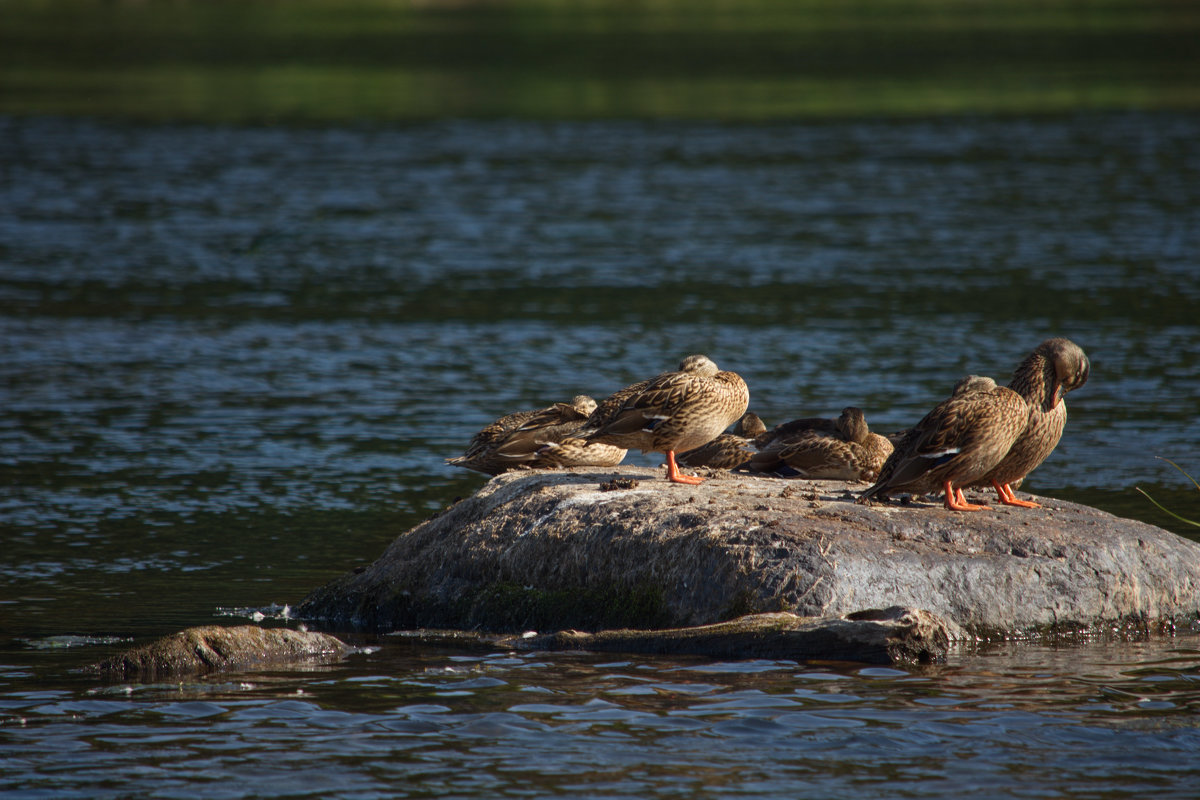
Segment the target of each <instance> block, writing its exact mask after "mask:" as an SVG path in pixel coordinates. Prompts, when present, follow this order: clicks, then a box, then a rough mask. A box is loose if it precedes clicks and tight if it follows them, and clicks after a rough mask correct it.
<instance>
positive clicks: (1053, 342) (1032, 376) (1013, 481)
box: [970, 337, 1091, 508]
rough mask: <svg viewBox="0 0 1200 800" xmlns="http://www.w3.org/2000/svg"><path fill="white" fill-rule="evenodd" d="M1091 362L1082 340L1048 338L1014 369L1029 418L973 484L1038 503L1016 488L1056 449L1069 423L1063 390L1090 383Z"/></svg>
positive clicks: (1009, 500) (1007, 498)
mask: <svg viewBox="0 0 1200 800" xmlns="http://www.w3.org/2000/svg"><path fill="white" fill-rule="evenodd" d="M1090 372H1091V364H1090V362H1089V361H1088V357H1087V355H1086V354H1085V353H1084V352H1083V349H1082V348H1081V347H1079V345H1077V344H1075V343H1074V342H1072V341H1071V340H1070V339H1063V338H1057V337H1056V338H1053V339H1047V340H1046V341H1044V342H1042V343H1041V344H1039V345H1038V346H1037V349H1035V350H1034V351H1033V352H1032V353H1030V354H1029V355H1028V356H1027V357H1026V358H1025V360H1024V361H1022V362H1021V363H1020V365H1019V366H1018V367H1017V368H1016V370H1014V372H1013V377H1012V380H1011V381H1009V384H1008V386H1009V388H1010V389H1012V390H1013V391H1015V392H1016V393H1017V394H1019V395H1021V397H1022V398H1024V400H1025V403H1026V406H1027V407H1028V421H1027V422H1026V425H1025V429H1024V430H1023V431H1022V432H1021V434H1020V436H1018V437H1017V440H1016V442H1014V443H1013V446H1012V447H1011V448H1010V449H1009V451H1008V454H1007V455H1005V457H1004V458H1003V459H1002V460H1001V461H1000V463H999V464H997V465H996V466H995V467H993V468H992V469H991V470H990V471H989V472H988V473H987V474H986V475H984V476H983V477H982V478H980V479H979V480H977V481H974V482H972V483H971V484H970V485H971V486H991V487H993V488H994V489H995V490H996V495H997V498H998V499H999V501H1000V502H1001V503H1004V504H1005V505H1012V506H1023V507H1026V508H1037V507H1038V504H1037V503H1034V502H1033V501H1031V500H1019V499H1017V497H1016V496H1015V495H1014V494H1013V487H1014V485H1016V486H1020V485H1021V482H1022V481H1023V480H1024V479H1025V476H1026V475H1028V474H1029V473H1030V472H1032V471H1033V470H1034V469H1036V468H1037V467H1038V466H1039V465H1040V464H1041V463H1042V462H1043V461H1045V460H1046V458H1047V457H1048V456H1049V455H1050V454H1051V453H1052V452H1054V448H1055V447H1057V446H1058V442H1059V440H1060V439H1061V438H1062V433H1063V428H1064V426H1066V424H1067V404H1066V402H1065V396H1066V394H1067V392H1069V391H1071V390H1072V389H1078V388H1079V387H1080V386H1083V385H1084V384H1085V383H1087V379H1088V375H1089V373H1090Z"/></svg>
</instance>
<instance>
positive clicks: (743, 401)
mask: <svg viewBox="0 0 1200 800" xmlns="http://www.w3.org/2000/svg"><path fill="white" fill-rule="evenodd" d="M749 405H750V390H749V388H748V387H747V386H746V382H745V381H744V380H743V379H742V377H741V376H740V375H738V374H737V373H736V372H728V371H723V370H721V369H720V368H719V367H717V365H716V363H714V362H713V361H712V359H710V358H709V357H708V356H705V355H690V356H688V357H687V358H685V359H683V360H682V361H681V362H679V369H678V370H677V371H675V372H664V373H662V374H661V375H657V376H655V377H654V378H650V379H648V380H645V381H640V382H638V383H635V384H631V385H629V386H626V387H625V388H624V389H621V390H620V391H618V392H615V393H614V394H613V395H612V396H610V397H609V398H607V399H606V400H605V401H604V402H602V403H601V404H600V405H599V406H598V407H597V408H596V410H595V411H593V412H592V415H591V416H590V417H589V418H588V420H587V422H585V423H584V425H583V427H582V428H581V429H580V431H579V432H578V433H577V434H576V435H577V436H578V437H579V438H582V439H584V440H585V441H588V442H599V443H601V444H610V445H613V446H614V447H623V448H626V449H629V450H632V449H634V448H637V449H639V450H641V451H642V452H643V453H646V452H655V453H663V454H665V455H666V457H667V480H669V481H671V482H672V483H686V484H693V485H695V484H699V483H702V482H703V481H704V479H703V478H701V477H699V476H697V475H685V474H683V473H681V472H680V471H679V465H678V464H677V463H676V460H675V453H676V452H686V451H688V450H694V449H695V448H697V447H699V446H701V445H703V444H707V443H708V442H710V441H712V440H713V439H715V438H717V436H719V435H720V434H721V432H722V431H724V430H725V429H726V428H728V427H729V426H730V425H732V424H733V423H734V422H735V421H737V420H738V419H740V418H741V417H742V415H743V414H745V413H746V409H747V408H748V407H749Z"/></svg>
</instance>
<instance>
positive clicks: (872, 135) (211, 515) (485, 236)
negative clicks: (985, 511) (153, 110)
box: [0, 112, 1200, 798]
mask: <svg viewBox="0 0 1200 800" xmlns="http://www.w3.org/2000/svg"><path fill="white" fill-rule="evenodd" d="M1198 141H1200V115H1196V114H1192V113H1168V112H1162V113H1138V112H1128V113H1103V114H1101V113H1095V114H1078V115H1065V116H1046V117H1032V118H1021V119H1018V118H1011V119H1010V118H1003V117H974V116H961V117H955V118H928V119H910V120H884V119H878V120H875V119H857V120H847V121H827V122H803V123H801V122H786V123H785V122H777V123H769V124H761V125H749V124H717V123H702V122H633V121H628V122H619V121H616V122H614V121H609V122H556V123H551V122H532V121H439V122H426V123H413V124H408V125H367V124H363V125H358V126H347V125H340V126H326V127H311V128H291V129H288V128H275V127H219V126H206V125H189V126H183V125H139V124H126V123H120V124H119V123H106V122H101V121H95V120H88V119H65V118H64V119H59V118H52V117H47V118H37V117H30V118H21V117H0V378H2V380H0V398H2V400H0V403H2V405H0V407H2V408H3V414H2V415H0V476H2V479H0V537H2V538H0V541H2V543H3V554H2V555H0V576H2V580H0V791H2V792H4V794H5V796H6V797H7V796H12V797H74V796H77V797H123V796H145V797H177V796H178V797H184V796H186V797H231V796H245V795H256V796H281V797H282V796H305V795H308V796H330V795H334V794H339V795H342V796H361V797H368V796H376V795H382V794H390V795H399V796H417V797H420V796H436V797H450V796H462V797H485V796H486V797H493V796H546V795H552V794H560V793H567V792H573V793H578V794H581V795H587V796H597V797H646V796H688V797H692V796H713V797H715V796H734V795H749V796H758V797H764V796H771V797H798V796H809V797H828V796H830V795H834V794H838V795H843V796H847V797H854V798H859V797H862V798H867V797H897V796H911V797H959V796H962V795H963V794H965V793H967V792H983V793H985V794H991V795H1003V796H1020V797H1047V798H1049V797H1064V796H1072V797H1104V798H1118V797H1142V796H1145V795H1147V794H1150V793H1154V794H1156V795H1158V796H1178V797H1184V796H1192V794H1194V792H1195V787H1196V785H1197V779H1198V778H1200V775H1198V774H1197V773H1198V772H1200V767H1197V766H1196V760H1195V753H1196V752H1197V749H1198V747H1200V715H1198V714H1197V712H1198V710H1200V633H1198V632H1197V631H1195V630H1191V629H1181V630H1180V631H1178V633H1177V635H1176V636H1175V637H1173V638H1169V639H1159V640H1154V641H1151V642H1123V641H1114V642H1092V643H1086V644H1082V645H1078V646H1072V647H1061V648H1055V647H1048V646H1045V645H1037V644H1029V643H1009V644H1004V645H999V646H995V647H992V648H989V649H982V650H975V649H964V650H959V651H956V652H954V653H953V654H952V655H951V657H950V658H949V659H948V661H947V663H945V664H942V665H935V666H930V667H922V668H913V669H879V668H863V667H861V666H854V665H836V664H834V665H829V664H826V665H812V664H810V665H799V664H794V663H784V662H770V663H767V662H744V663H725V664H717V663H713V662H710V661H704V660H682V661H681V660H678V659H676V660H662V659H648V658H637V659H631V660H621V659H615V658H613V657H612V656H588V655H538V656H530V655H514V654H511V653H504V652H483V653H481V652H478V651H467V650H462V651H454V650H445V649H439V648H428V647H427V648H416V647H413V646H411V645H410V644H406V643H404V642H401V641H397V640H395V639H390V638H388V637H382V638H380V639H379V640H377V641H373V642H371V644H372V646H373V647H374V648H377V649H374V650H373V651H372V652H369V653H362V654H359V655H356V656H354V657H352V658H350V659H349V660H348V661H346V662H345V663H343V664H339V665H333V666H328V667H321V668H316V669H308V670H294V671H285V672H272V673H256V674H252V675H239V676H217V677H212V678H206V679H197V680H189V681H186V682H184V683H171V684H156V685H116V686H113V685H105V684H99V683H97V682H95V681H92V680H90V679H85V678H83V677H81V676H78V675H76V674H74V673H73V672H72V671H71V670H72V669H73V668H75V667H77V666H79V665H81V664H84V663H87V662H90V661H95V660H98V659H100V658H102V657H104V656H106V655H108V654H110V653H112V652H114V651H115V650H117V649H120V648H122V647H126V646H128V644H129V642H130V641H131V640H136V641H141V640H142V639H144V638H146V637H150V636H157V635H162V634H166V633H170V632H173V631H176V630H178V629H180V628H183V627H186V626H189V625H195V624H202V623H207V622H211V621H213V620H214V619H215V620H218V621H221V620H224V621H231V622H232V621H241V619H242V618H243V617H244V616H245V615H246V614H249V613H251V611H252V610H253V609H256V608H264V607H269V606H271V605H272V604H280V605H282V604H285V603H291V604H295V603H297V602H298V601H299V600H300V599H301V598H302V597H303V596H304V595H305V594H306V593H307V592H308V591H309V590H310V589H312V588H314V587H316V586H318V585H320V584H322V583H323V582H325V581H327V580H329V579H331V578H333V577H335V576H337V575H340V574H341V573H342V572H344V571H346V570H348V569H351V568H353V567H355V566H358V565H360V564H363V563H366V562H369V561H371V560H373V559H374V558H375V557H376V556H377V555H378V554H379V553H381V552H382V550H383V548H384V547H385V546H386V545H387V543H388V542H390V541H391V540H392V539H393V538H394V537H395V536H396V535H397V534H399V533H400V532H402V531H404V530H405V529H407V528H408V527H410V526H411V525H413V524H414V523H416V522H419V521H420V520H421V519H423V518H425V517H426V516H428V515H429V514H430V513H432V512H434V511H437V510H438V509H440V508H442V507H444V506H445V505H447V504H448V503H450V502H452V501H453V500H454V498H455V497H459V496H463V495H466V494H468V493H470V492H472V491H474V490H475V489H477V488H478V487H479V486H481V485H482V484H483V483H484V481H485V477H484V476H481V475H477V474H475V473H469V472H464V471H462V470H455V469H454V468H451V467H449V466H447V465H446V464H445V463H444V461H443V459H445V458H446V457H449V456H453V455H456V454H458V453H459V452H461V450H462V448H463V447H464V445H465V444H466V442H467V441H468V439H469V438H470V436H471V435H472V434H473V433H474V431H476V430H477V429H478V428H479V427H481V426H482V425H483V424H485V423H487V422H488V421H490V420H492V419H494V418H495V417H497V416H499V415H500V414H503V413H506V412H509V411H512V410H516V409H521V408H533V407H538V406H542V405H545V404H548V403H550V402H553V401H557V400H564V399H567V398H569V397H571V396H572V395H574V394H577V393H589V394H592V395H595V396H597V397H601V396H604V395H606V394H608V393H609V392H611V391H613V390H615V389H617V388H620V387H621V386H624V385H626V384H627V383H630V382H632V381H634V380H639V379H641V378H644V377H648V376H650V375H652V374H655V373H657V372H659V371H662V370H664V369H667V368H671V367H673V366H674V365H675V364H676V363H677V362H678V361H679V359H680V358H681V357H682V356H684V355H687V354H689V353H695V352H702V353H707V354H708V355H710V356H711V357H712V358H713V359H714V360H716V361H717V363H718V364H720V365H721V366H722V367H723V368H727V369H733V370H735V371H737V372H739V373H741V374H742V375H743V376H744V377H745V378H746V380H747V383H748V384H749V386H750V390H751V407H752V408H753V409H754V410H755V411H756V412H757V413H758V414H759V415H760V416H762V417H763V418H764V419H765V420H767V422H768V423H769V424H773V423H776V422H781V421H785V420H787V419H791V418H794V417H800V416H812V415H828V416H833V415H836V414H837V413H838V412H839V411H840V410H841V408H842V407H843V406H846V405H850V404H854V405H858V406H861V407H862V408H863V409H864V410H865V412H866V415H867V419H868V421H869V422H870V423H871V424H872V426H873V427H875V428H877V429H880V430H892V429H895V428H899V427H903V426H905V425H908V424H911V423H912V422H913V421H915V420H916V419H918V418H919V417H920V416H921V415H922V414H923V413H924V412H925V411H926V410H928V408H929V407H930V406H931V405H932V404H933V403H934V402H936V401H937V400H938V399H940V398H941V397H942V396H944V395H945V394H946V393H947V392H948V391H949V389H950V387H951V386H952V385H953V383H954V382H955V381H956V380H957V379H958V378H959V377H961V376H962V375H964V374H967V373H969V372H976V373H982V374H988V375H993V376H995V377H997V378H999V379H1002V380H1003V379H1006V378H1007V376H1008V374H1009V373H1010V372H1011V370H1012V368H1013V367H1014V366H1015V365H1016V363H1017V362H1018V361H1019V360H1020V359H1021V358H1022V357H1023V356H1024V355H1025V353H1027V352H1028V351H1029V350H1030V349H1031V348H1032V347H1033V346H1035V345H1036V344H1037V343H1038V342H1039V341H1040V340H1041V339H1043V338H1045V337H1047V336H1051V335H1064V336H1068V337H1070V338H1072V339H1073V340H1075V341H1076V342H1078V343H1079V344H1080V345H1081V346H1083V347H1084V348H1085V349H1086V350H1087V352H1088V354H1089V356H1090V357H1091V360H1092V367H1093V368H1092V377H1091V380H1090V382H1089V383H1088V384H1087V385H1086V386H1085V387H1083V388H1082V389H1080V390H1078V391H1077V392H1075V393H1072V394H1071V395H1070V396H1069V398H1068V405H1069V406H1070V409H1071V411H1070V413H1071V418H1070V421H1069V423H1068V426H1067V430H1066V435H1065V436H1064V438H1063V442H1062V444H1061V445H1060V447H1059V449H1058V450H1057V451H1056V452H1055V454H1054V455H1053V456H1052V457H1051V458H1050V459H1049V460H1048V461H1047V462H1046V464H1044V465H1043V466H1042V467H1041V468H1040V469H1039V470H1038V471H1037V472H1035V473H1034V474H1033V476H1032V477H1031V478H1030V479H1029V480H1028V482H1027V484H1026V486H1025V487H1024V488H1027V489H1029V490H1030V491H1033V492H1036V493H1040V494H1047V495H1051V496H1055V497H1061V498H1064V499H1068V500H1075V501H1081V502H1087V503H1091V504H1093V505H1097V506H1099V507H1101V508H1105V509H1108V510H1110V511H1113V512H1115V513H1118V514H1121V515H1123V516H1130V517H1135V518H1138V519H1143V520H1145V521H1148V522H1152V523H1154V524H1159V525H1163V526H1164V527H1168V528H1170V529H1172V530H1175V531H1177V532H1180V533H1183V534H1191V535H1193V536H1194V535H1195V529H1192V528H1189V527H1188V526H1186V525H1183V524H1181V523H1177V522H1175V521H1173V520H1172V519H1170V518H1169V517H1167V516H1166V515H1165V514H1163V513H1162V512H1160V511H1158V510H1157V509H1155V508H1154V507H1153V506H1152V505H1151V504H1150V503H1149V501H1147V500H1146V499H1145V498H1144V497H1142V496H1141V495H1139V494H1137V493H1136V492H1135V491H1134V487H1135V486H1140V487H1142V488H1143V489H1146V490H1147V491H1148V492H1150V494H1151V495H1153V496H1154V497H1155V498H1156V499H1157V500H1159V501H1160V502H1163V503H1164V504H1165V505H1167V506H1169V507H1171V508H1174V509H1176V510H1177V511H1178V512H1179V513H1181V514H1183V515H1184V516H1186V517H1190V518H1192V519H1197V518H1200V508H1198V505H1200V503H1198V498H1200V492H1197V491H1196V490H1195V487H1193V486H1192V485H1191V484H1190V483H1189V482H1188V481H1187V480H1186V478H1184V477H1183V476H1182V475H1180V474H1179V473H1178V472H1176V471H1175V470H1174V469H1173V468H1172V467H1171V466H1169V465H1168V464H1166V463H1165V462H1163V461H1161V460H1159V459H1157V458H1156V456H1162V457H1167V458H1171V459H1173V460H1175V461H1177V462H1178V463H1179V464H1180V465H1181V466H1182V467H1184V468H1185V469H1187V470H1188V472H1190V473H1191V474H1192V475H1197V476H1200V461H1198V460H1197V448H1196V444H1197V439H1198V436H1200V312H1198V309H1200V260H1198V256H1197V254H1198V253H1200V148H1197V146H1196V142H1198ZM631 461H632V462H633V463H638V464H646V465H652V464H654V463H656V462H655V460H654V459H652V458H648V457H641V456H635V457H632V458H631Z"/></svg>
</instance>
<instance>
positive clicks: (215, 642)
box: [89, 625, 354, 680]
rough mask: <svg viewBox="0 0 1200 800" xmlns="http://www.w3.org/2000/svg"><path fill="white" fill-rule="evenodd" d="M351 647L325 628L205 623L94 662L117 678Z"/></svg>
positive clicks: (284, 659) (312, 659) (256, 663)
mask: <svg viewBox="0 0 1200 800" xmlns="http://www.w3.org/2000/svg"><path fill="white" fill-rule="evenodd" d="M353 649H354V648H353V647H351V646H350V645H348V644H345V643H344V642H342V641H341V640H339V639H337V638H335V637H333V636H330V635H329V634H325V633H316V632H314V631H295V630H290V629H288V628H260V627H258V626H255V625H241V626H238V627H225V626H220V625H205V626H202V627H197V628H188V629H186V630H183V631H180V632H179V633H174V634H171V635H170V636H164V637H163V638H161V639H157V640H155V641H153V642H151V643H149V644H145V645H142V646H140V647H135V648H133V649H132V650H129V651H127V652H125V653H122V654H121V655H118V656H114V657H112V658H110V659H107V660H105V661H102V662H100V663H99V664H95V665H93V666H92V667H91V668H90V669H89V671H91V672H98V673H100V674H101V675H104V676H108V677H116V678H141V679H144V680H155V679H160V678H166V677H178V676H180V675H189V674H198V673H204V672H216V671H220V670H231V669H248V668H251V667H264V666H281V665H285V664H297V663H305V664H310V663H324V662H328V661H336V660H337V659H340V658H342V657H344V656H345V655H347V654H348V653H350V652H352V651H353Z"/></svg>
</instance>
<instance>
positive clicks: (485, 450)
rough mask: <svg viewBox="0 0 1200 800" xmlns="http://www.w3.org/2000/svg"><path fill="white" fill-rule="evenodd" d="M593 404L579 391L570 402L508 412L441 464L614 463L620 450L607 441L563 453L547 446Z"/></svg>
mask: <svg viewBox="0 0 1200 800" xmlns="http://www.w3.org/2000/svg"><path fill="white" fill-rule="evenodd" d="M595 409H596V401H595V400H593V399H592V398H590V397H588V396H587V395H578V396H576V397H575V398H574V399H573V400H572V401H571V402H570V403H555V404H554V405H551V406H547V407H546V408H542V409H535V410H532V411H517V412H515V413H513V414H507V415H505V416H503V417H501V418H500V419H498V420H496V421H495V422H493V423H492V424H490V425H488V426H487V427H485V428H484V429H483V430H481V431H480V432H479V433H477V434H475V436H474V438H472V439H471V443H470V444H469V445H468V446H467V451H466V453H464V454H463V455H461V456H458V457H457V458H448V459H446V463H447V464H453V465H454V466H456V467H465V468H467V469H473V470H476V471H477V472H484V473H487V474H488V475H499V474H500V473H502V472H507V471H508V470H510V469H538V468H542V469H545V468H550V467H560V466H584V465H595V466H612V465H614V464H619V463H620V462H621V459H622V458H624V457H625V451H624V450H621V449H620V448H616V447H610V446H608V445H596V446H588V445H586V444H585V443H578V444H577V445H576V444H572V445H570V446H568V447H566V448H564V450H563V451H562V452H555V451H553V450H548V448H550V447H551V446H553V445H556V444H557V443H559V442H562V441H565V440H569V439H570V438H571V435H572V434H573V433H574V432H575V431H576V430H578V429H579V427H580V426H581V425H582V424H583V423H584V422H585V421H586V420H587V418H588V415H589V414H591V412H592V411H594V410H595Z"/></svg>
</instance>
